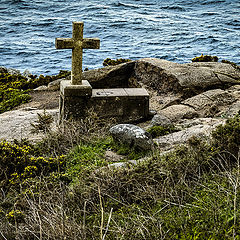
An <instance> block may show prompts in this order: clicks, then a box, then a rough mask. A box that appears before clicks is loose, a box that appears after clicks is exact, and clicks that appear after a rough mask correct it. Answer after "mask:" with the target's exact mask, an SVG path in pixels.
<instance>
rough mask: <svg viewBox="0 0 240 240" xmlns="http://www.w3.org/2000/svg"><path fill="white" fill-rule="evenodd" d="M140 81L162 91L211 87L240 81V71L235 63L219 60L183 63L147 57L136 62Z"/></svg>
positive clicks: (136, 70) (136, 74)
mask: <svg viewBox="0 0 240 240" xmlns="http://www.w3.org/2000/svg"><path fill="white" fill-rule="evenodd" d="M134 71H135V76H136V78H137V80H138V81H141V82H143V83H144V84H145V85H146V86H149V87H151V88H154V89H155V90H157V91H158V92H160V93H161V92H166V91H174V92H179V91H181V90H182V89H188V88H190V89H195V88H197V89H202V90H204V89H209V88H211V87H214V86H219V85H220V86H224V85H226V84H239V83H240V71H239V69H238V68H236V67H235V66H234V65H231V64H228V63H219V62H197V63H186V64H179V63H173V62H169V61H166V60H162V59H156V58H144V59H140V60H139V61H137V62H136V64H135V68H134Z"/></svg>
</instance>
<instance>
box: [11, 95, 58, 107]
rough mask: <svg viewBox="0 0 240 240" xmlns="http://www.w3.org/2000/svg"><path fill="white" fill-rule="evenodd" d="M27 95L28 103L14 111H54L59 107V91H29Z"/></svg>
mask: <svg viewBox="0 0 240 240" xmlns="http://www.w3.org/2000/svg"><path fill="white" fill-rule="evenodd" d="M29 95H30V96H31V100H30V102H28V103H24V104H21V105H20V106H17V107H16V108H15V109H20V108H37V109H55V108H58V106H59V91H31V92H29Z"/></svg>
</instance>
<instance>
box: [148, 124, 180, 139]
mask: <svg viewBox="0 0 240 240" xmlns="http://www.w3.org/2000/svg"><path fill="white" fill-rule="evenodd" d="M178 131H179V130H178V129H177V128H176V127H175V126H166V127H165V126H153V127H151V128H149V129H148V130H147V132H149V133H150V134H151V136H152V138H156V137H160V136H164V135H167V134H170V133H174V132H178Z"/></svg>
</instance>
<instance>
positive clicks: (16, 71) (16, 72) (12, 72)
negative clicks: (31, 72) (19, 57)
mask: <svg viewBox="0 0 240 240" xmlns="http://www.w3.org/2000/svg"><path fill="white" fill-rule="evenodd" d="M8 73H9V74H11V75H19V74H21V72H20V71H19V70H17V69H14V68H8Z"/></svg>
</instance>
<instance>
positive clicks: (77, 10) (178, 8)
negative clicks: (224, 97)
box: [0, 0, 240, 74]
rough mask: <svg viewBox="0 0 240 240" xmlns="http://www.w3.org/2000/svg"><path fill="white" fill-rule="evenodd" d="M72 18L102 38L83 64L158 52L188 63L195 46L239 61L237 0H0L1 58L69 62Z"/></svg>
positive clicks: (31, 65)
mask: <svg viewBox="0 0 240 240" xmlns="http://www.w3.org/2000/svg"><path fill="white" fill-rule="evenodd" d="M72 21H83V22H84V24H85V25H84V37H91V38H92V37H96V38H100V40H101V49H100V50H85V51H84V56H83V68H86V67H88V68H90V69H91V68H97V67H101V66H102V62H103V60H104V59H105V58H108V57H110V58H130V59H138V58H143V57H156V58H162V59H166V60H170V61H174V62H179V63H185V62H190V61H191V59H192V58H193V57H195V56H197V55H200V54H202V53H203V54H211V55H217V56H219V57H220V60H221V59H226V60H229V61H233V62H236V63H238V64H240V0H199V1H198V0H120V1H118V0H101V1H100V0H87V1H85V0H0V66H6V67H8V68H16V69H19V70H21V71H24V70H25V69H28V70H29V71H30V72H32V73H34V74H55V73H58V71H59V70H60V69H66V70H70V69H71V50H56V49H55V45H54V42H55V38H56V37H71V35H72Z"/></svg>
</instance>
